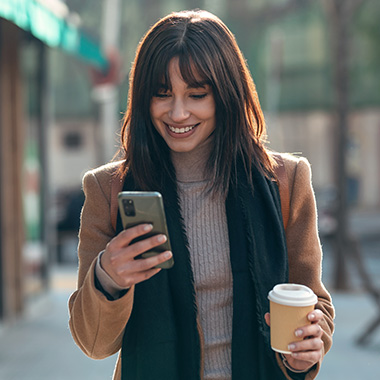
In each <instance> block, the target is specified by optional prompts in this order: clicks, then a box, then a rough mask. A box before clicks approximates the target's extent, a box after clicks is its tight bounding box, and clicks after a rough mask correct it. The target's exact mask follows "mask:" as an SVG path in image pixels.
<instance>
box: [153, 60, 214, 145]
mask: <svg viewBox="0 0 380 380" xmlns="http://www.w3.org/2000/svg"><path fill="white" fill-rule="evenodd" d="M169 76H170V82H171V86H172V88H171V90H169V89H164V88H163V89H162V90H160V91H159V92H158V93H157V94H156V95H155V96H153V98H152V101H151V104H150V116H151V119H152V122H153V125H154V126H155V128H156V130H157V131H158V133H159V134H160V135H161V136H162V137H163V139H164V140H165V142H166V144H167V145H168V146H169V148H170V149H171V150H172V151H175V152H191V151H192V150H194V149H195V148H196V147H198V146H199V145H201V144H202V143H203V142H204V141H206V140H207V139H208V137H209V136H210V135H211V133H212V132H213V131H214V129H215V100H214V95H213V92H212V89H211V87H210V86H209V85H207V84H205V85H203V86H202V87H198V88H192V87H189V85H188V84H187V83H186V82H184V81H183V79H182V76H181V73H180V69H179V65H178V59H177V58H173V59H172V60H171V61H170V64H169Z"/></svg>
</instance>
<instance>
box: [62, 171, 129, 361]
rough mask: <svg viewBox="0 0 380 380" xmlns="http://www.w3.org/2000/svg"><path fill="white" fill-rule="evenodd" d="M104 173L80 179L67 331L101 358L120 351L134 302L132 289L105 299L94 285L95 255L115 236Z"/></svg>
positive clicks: (87, 352) (86, 348) (90, 174)
mask: <svg viewBox="0 0 380 380" xmlns="http://www.w3.org/2000/svg"><path fill="white" fill-rule="evenodd" d="M109 178H110V177H109V175H108V176H107V175H105V174H104V173H103V172H88V173H86V175H85V176H84V179H83V190H84V193H85V196H86V199H85V203H84V206H83V209H82V214H81V227H80V231H79V246H78V257H79V272H78V288H77V290H76V291H75V292H74V293H73V294H72V295H71V297H70V300H69V311H70V321H69V325H70V330H71V333H72V336H73V338H74V340H75V342H76V343H77V344H78V346H79V347H80V348H81V349H82V351H83V352H84V353H85V354H86V355H88V356H90V357H91V358H94V359H102V358H105V357H108V356H110V355H113V354H114V353H116V352H117V351H119V350H120V347H121V343H122V339H123V333H124V328H125V325H126V323H127V321H128V319H129V316H130V313H131V310H132V304H133V293H134V292H133V288H131V289H130V290H129V291H128V292H127V294H125V295H124V296H123V297H121V298H119V299H117V300H108V299H107V297H106V296H105V295H104V294H103V293H102V292H101V291H100V290H99V289H98V288H97V287H96V285H95V283H96V281H95V272H96V271H95V268H96V262H97V258H98V255H99V253H100V252H101V251H103V250H104V249H105V247H106V245H107V243H108V242H109V241H110V240H111V239H112V238H113V237H114V234H115V232H114V230H113V228H112V225H111V221H110V185H109V183H110V181H109Z"/></svg>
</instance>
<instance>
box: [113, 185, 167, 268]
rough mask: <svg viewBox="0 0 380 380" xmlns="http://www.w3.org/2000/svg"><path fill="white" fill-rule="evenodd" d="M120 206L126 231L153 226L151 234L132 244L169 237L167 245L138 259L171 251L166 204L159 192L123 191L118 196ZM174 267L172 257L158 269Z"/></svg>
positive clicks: (155, 248)
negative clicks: (127, 229) (151, 237)
mask: <svg viewBox="0 0 380 380" xmlns="http://www.w3.org/2000/svg"><path fill="white" fill-rule="evenodd" d="M118 204H119V210H120V216H121V221H122V223H123V227H124V229H126V228H130V227H134V226H136V225H138V224H143V223H150V224H152V225H153V229H152V230H151V231H150V232H149V233H147V234H145V235H142V236H139V237H138V238H136V239H134V240H133V241H132V243H135V242H137V241H140V240H143V239H146V238H148V237H150V236H154V235H158V234H164V235H166V237H167V240H166V242H165V243H163V244H161V245H159V246H157V247H154V248H153V249H151V250H149V251H146V252H144V253H143V254H141V255H140V256H138V257H137V258H147V257H152V256H155V255H158V254H159V253H161V252H164V251H171V246H170V240H169V233H168V228H167V224H166V217H165V210H164V203H163V201H162V196H161V194H160V193H159V192H148V191H122V192H120V193H119V194H118ZM173 265H174V260H173V257H171V258H170V259H169V260H168V261H165V262H164V263H161V264H159V265H157V268H163V269H169V268H171V267H172V266H173Z"/></svg>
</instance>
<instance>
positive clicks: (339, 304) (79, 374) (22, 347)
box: [0, 266, 380, 380]
mask: <svg viewBox="0 0 380 380" xmlns="http://www.w3.org/2000/svg"><path fill="white" fill-rule="evenodd" d="M53 274H54V277H53V283H52V290H51V291H50V292H49V293H48V294H46V295H44V296H43V297H41V298H40V299H39V301H38V302H37V301H35V302H34V305H33V307H32V308H30V309H29V310H28V312H27V314H26V315H25V317H24V318H22V319H20V320H17V321H14V322H13V323H12V324H11V325H9V324H7V326H3V327H2V328H1V329H0V380H21V379H27V380H67V379H70V380H83V379H91V380H105V379H111V377H112V372H113V367H114V363H115V361H116V357H115V356H114V357H111V358H108V359H106V360H102V361H94V360H91V359H89V358H87V357H86V356H85V355H84V354H83V353H82V352H81V351H80V350H79V348H78V347H76V346H75V344H74V342H73V340H72V338H71V335H70V332H69V330H68V325H67V321H68V312H67V299H68V297H69V295H70V293H71V291H72V290H73V289H74V287H75V280H76V277H75V276H76V268H74V267H73V266H66V267H58V268H56V269H55V270H54V271H53ZM333 299H334V304H335V307H336V312H337V318H336V333H335V336H334V346H333V348H332V350H331V351H330V352H329V354H328V355H327V356H326V358H325V360H324V363H323V366H322V370H321V372H320V375H319V376H318V379H319V380H361V379H365V380H378V379H379V378H380V368H379V365H378V363H379V357H380V329H379V330H377V331H376V334H375V336H374V337H373V339H372V340H371V342H370V345H369V346H368V347H358V346H356V345H355V343H354V341H355V338H356V337H357V336H358V335H359V334H360V333H361V332H362V331H363V329H364V327H365V325H366V323H367V322H368V321H371V320H372V319H373V318H374V317H375V315H376V308H375V306H374V303H373V302H372V300H371V299H369V297H368V296H367V295H364V294H363V293H361V292H354V293H349V294H339V293H336V294H333ZM242 380H244V379H242ZM268 380H272V379H268Z"/></svg>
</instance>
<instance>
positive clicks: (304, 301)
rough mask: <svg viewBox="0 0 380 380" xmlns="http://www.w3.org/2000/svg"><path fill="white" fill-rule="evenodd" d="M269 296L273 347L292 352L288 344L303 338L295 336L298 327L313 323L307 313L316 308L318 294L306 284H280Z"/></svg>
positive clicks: (286, 352)
mask: <svg viewBox="0 0 380 380" xmlns="http://www.w3.org/2000/svg"><path fill="white" fill-rule="evenodd" d="M268 298H269V301H270V338H271V346H272V349H273V350H274V351H277V352H281V353H283V354H290V351H289V349H288V345H289V344H290V343H292V342H297V341H301V340H302V339H303V338H302V337H301V338H298V337H296V336H295V334H294V332H295V331H296V329H297V328H299V327H302V326H306V325H308V324H310V323H311V322H310V321H309V320H308V319H307V315H308V313H310V312H311V311H313V310H314V306H315V304H316V303H317V301H318V299H317V296H316V295H315V294H314V293H313V291H312V290H311V289H310V288H308V287H307V286H304V285H298V284H279V285H276V286H275V287H274V288H273V290H271V291H270V292H269V295H268Z"/></svg>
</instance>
